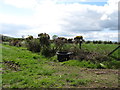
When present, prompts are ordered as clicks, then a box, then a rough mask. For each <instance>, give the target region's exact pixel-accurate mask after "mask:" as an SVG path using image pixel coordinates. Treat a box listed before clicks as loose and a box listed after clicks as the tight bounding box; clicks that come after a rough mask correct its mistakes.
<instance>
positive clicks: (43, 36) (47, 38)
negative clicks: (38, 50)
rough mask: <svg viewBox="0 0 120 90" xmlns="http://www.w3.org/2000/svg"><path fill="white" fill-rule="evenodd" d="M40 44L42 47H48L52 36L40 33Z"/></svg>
mask: <svg viewBox="0 0 120 90" xmlns="http://www.w3.org/2000/svg"><path fill="white" fill-rule="evenodd" d="M38 37H39V40H40V45H41V47H48V46H50V36H49V35H48V34H46V33H40V34H38Z"/></svg>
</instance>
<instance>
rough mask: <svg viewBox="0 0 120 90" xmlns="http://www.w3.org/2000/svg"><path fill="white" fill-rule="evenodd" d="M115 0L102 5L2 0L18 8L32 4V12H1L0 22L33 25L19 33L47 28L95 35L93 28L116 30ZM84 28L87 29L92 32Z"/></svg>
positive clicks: (51, 30)
mask: <svg viewBox="0 0 120 90" xmlns="http://www.w3.org/2000/svg"><path fill="white" fill-rule="evenodd" d="M63 1H64V0H63ZM71 1H72V0H71ZM81 1H82V0H81ZM118 1H119V0H108V3H107V4H106V5H105V6H97V5H85V4H80V3H72V4H56V2H58V0H4V3H6V4H9V5H13V6H15V7H17V8H31V9H32V10H33V11H34V13H33V15H28V16H19V17H18V16H15V15H12V16H10V15H9V14H8V15H6V14H0V23H7V24H15V25H27V26H30V27H32V28H31V29H30V30H29V31H28V30H23V31H22V32H21V34H25V33H26V34H30V33H32V34H38V33H41V32H47V33H55V34H58V36H59V35H60V33H65V34H66V35H67V34H69V35H70V34H71V35H72V36H73V35H79V34H82V35H84V36H85V37H87V38H88V37H89V38H90V37H92V38H97V37H98V36H101V34H99V32H98V33H94V32H95V31H100V30H104V29H105V28H109V29H111V30H113V29H116V30H117V25H118V23H117V19H118V16H117V12H118V5H117V4H118ZM89 31H91V32H92V31H93V33H91V32H89ZM83 32H89V33H91V34H92V35H94V36H89V34H85V33H83ZM72 33H73V34H72ZM19 34H20V31H19ZM105 34H106V33H104V34H102V37H106V36H105ZM111 34H112V33H111ZM111 34H110V36H111ZM87 35H88V36H87Z"/></svg>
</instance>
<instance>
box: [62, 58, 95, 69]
mask: <svg viewBox="0 0 120 90" xmlns="http://www.w3.org/2000/svg"><path fill="white" fill-rule="evenodd" d="M62 64H65V65H69V66H79V67H86V68H97V65H96V64H94V63H92V62H90V61H85V60H83V61H78V60H69V61H65V62H62Z"/></svg>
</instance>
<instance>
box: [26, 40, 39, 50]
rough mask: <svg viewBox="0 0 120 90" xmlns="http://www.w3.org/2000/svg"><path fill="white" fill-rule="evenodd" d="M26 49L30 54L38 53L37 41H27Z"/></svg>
mask: <svg viewBox="0 0 120 90" xmlns="http://www.w3.org/2000/svg"><path fill="white" fill-rule="evenodd" d="M26 46H27V49H28V50H30V51H32V52H40V50H41V46H40V42H39V40H38V39H32V40H30V41H27V45H26Z"/></svg>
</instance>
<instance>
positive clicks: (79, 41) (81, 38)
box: [74, 36, 84, 49]
mask: <svg viewBox="0 0 120 90" xmlns="http://www.w3.org/2000/svg"><path fill="white" fill-rule="evenodd" d="M74 40H75V42H76V43H79V47H80V49H81V45H82V42H83V41H84V40H83V36H76V37H75V38H74Z"/></svg>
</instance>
